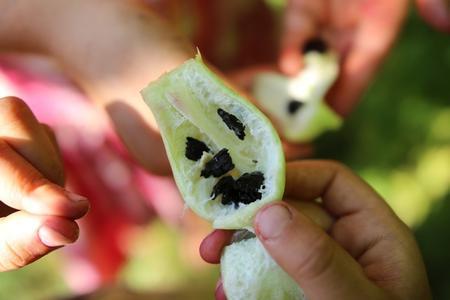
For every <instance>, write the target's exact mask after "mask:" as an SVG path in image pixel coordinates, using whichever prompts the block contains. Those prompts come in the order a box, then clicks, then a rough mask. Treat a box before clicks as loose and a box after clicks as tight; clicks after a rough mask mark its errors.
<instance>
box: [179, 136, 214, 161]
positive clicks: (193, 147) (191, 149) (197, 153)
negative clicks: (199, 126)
mask: <svg viewBox="0 0 450 300" xmlns="http://www.w3.org/2000/svg"><path fill="white" fill-rule="evenodd" d="M209 151H210V150H209V148H208V146H206V144H205V143H203V142H202V141H199V140H196V139H194V138H192V137H189V136H188V137H187V138H186V151H185V156H186V158H187V159H190V160H193V161H197V160H199V159H200V158H201V157H202V155H203V152H209Z"/></svg>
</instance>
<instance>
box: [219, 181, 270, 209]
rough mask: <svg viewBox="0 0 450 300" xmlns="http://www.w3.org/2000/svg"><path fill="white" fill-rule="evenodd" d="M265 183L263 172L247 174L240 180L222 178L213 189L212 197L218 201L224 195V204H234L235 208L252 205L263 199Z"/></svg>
mask: <svg viewBox="0 0 450 300" xmlns="http://www.w3.org/2000/svg"><path fill="white" fill-rule="evenodd" d="M263 183H264V175H263V174H262V173H261V172H253V173H245V174H243V175H242V176H241V177H239V178H238V180H236V181H235V180H234V179H233V177H231V176H225V177H223V178H221V179H220V180H219V181H218V182H217V183H216V185H215V186H214V187H213V191H212V193H211V197H213V199H216V198H217V196H218V195H220V194H222V201H221V202H222V204H223V205H230V204H234V207H235V208H238V207H239V203H244V204H250V203H252V202H254V201H256V200H260V199H261V197H262V194H261V192H259V190H260V189H261V186H263Z"/></svg>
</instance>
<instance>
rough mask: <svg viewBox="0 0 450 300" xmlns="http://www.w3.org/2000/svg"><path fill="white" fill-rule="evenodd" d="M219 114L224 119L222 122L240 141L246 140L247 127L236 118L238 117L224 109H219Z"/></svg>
mask: <svg viewBox="0 0 450 300" xmlns="http://www.w3.org/2000/svg"><path fill="white" fill-rule="evenodd" d="M217 113H218V114H219V116H220V117H221V118H222V121H223V122H224V123H225V124H226V125H227V127H228V128H229V129H230V130H233V131H234V134H235V135H236V136H237V137H238V138H239V139H240V140H244V138H245V126H244V124H242V122H241V121H240V120H239V119H238V118H236V116H234V115H232V114H230V113H227V112H226V111H224V110H223V109H221V108H219V109H218V110H217Z"/></svg>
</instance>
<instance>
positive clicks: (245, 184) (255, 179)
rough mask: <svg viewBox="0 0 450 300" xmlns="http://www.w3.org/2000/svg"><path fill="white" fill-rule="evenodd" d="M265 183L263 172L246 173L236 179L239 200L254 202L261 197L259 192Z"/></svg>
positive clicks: (245, 202)
mask: <svg viewBox="0 0 450 300" xmlns="http://www.w3.org/2000/svg"><path fill="white" fill-rule="evenodd" d="M263 183H264V175H263V173H261V172H253V173H245V174H243V175H242V176H241V177H239V179H238V180H236V188H237V190H238V192H239V202H241V203H244V204H249V203H252V202H254V201H256V200H259V199H261V196H262V194H261V193H260V192H259V190H260V189H261V186H262V184H263Z"/></svg>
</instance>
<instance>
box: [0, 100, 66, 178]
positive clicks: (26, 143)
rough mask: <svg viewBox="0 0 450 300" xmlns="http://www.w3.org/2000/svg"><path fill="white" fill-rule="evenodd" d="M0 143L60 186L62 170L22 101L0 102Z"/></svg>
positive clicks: (39, 127)
mask: <svg viewBox="0 0 450 300" xmlns="http://www.w3.org/2000/svg"><path fill="white" fill-rule="evenodd" d="M0 139H2V140H3V141H5V142H7V143H8V145H9V146H10V147H11V148H13V149H14V151H16V152H17V153H19V154H20V155H21V156H23V157H24V158H25V159H26V160H27V161H28V162H30V163H31V164H32V165H33V166H34V167H35V168H36V169H37V170H39V172H41V173H42V174H43V175H44V176H45V177H46V178H48V179H49V180H50V181H52V182H53V183H56V184H59V185H61V186H62V185H64V168H63V166H62V163H61V160H60V159H59V157H60V156H59V151H58V150H57V149H56V148H55V145H54V144H53V142H52V140H51V137H49V135H48V134H47V131H46V129H45V128H44V127H43V126H42V125H41V124H40V123H39V122H38V121H37V119H36V117H35V116H34V115H33V113H32V111H31V110H30V109H29V108H28V106H27V105H26V104H25V102H24V101H22V100H21V99H19V98H15V97H6V98H2V99H0Z"/></svg>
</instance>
